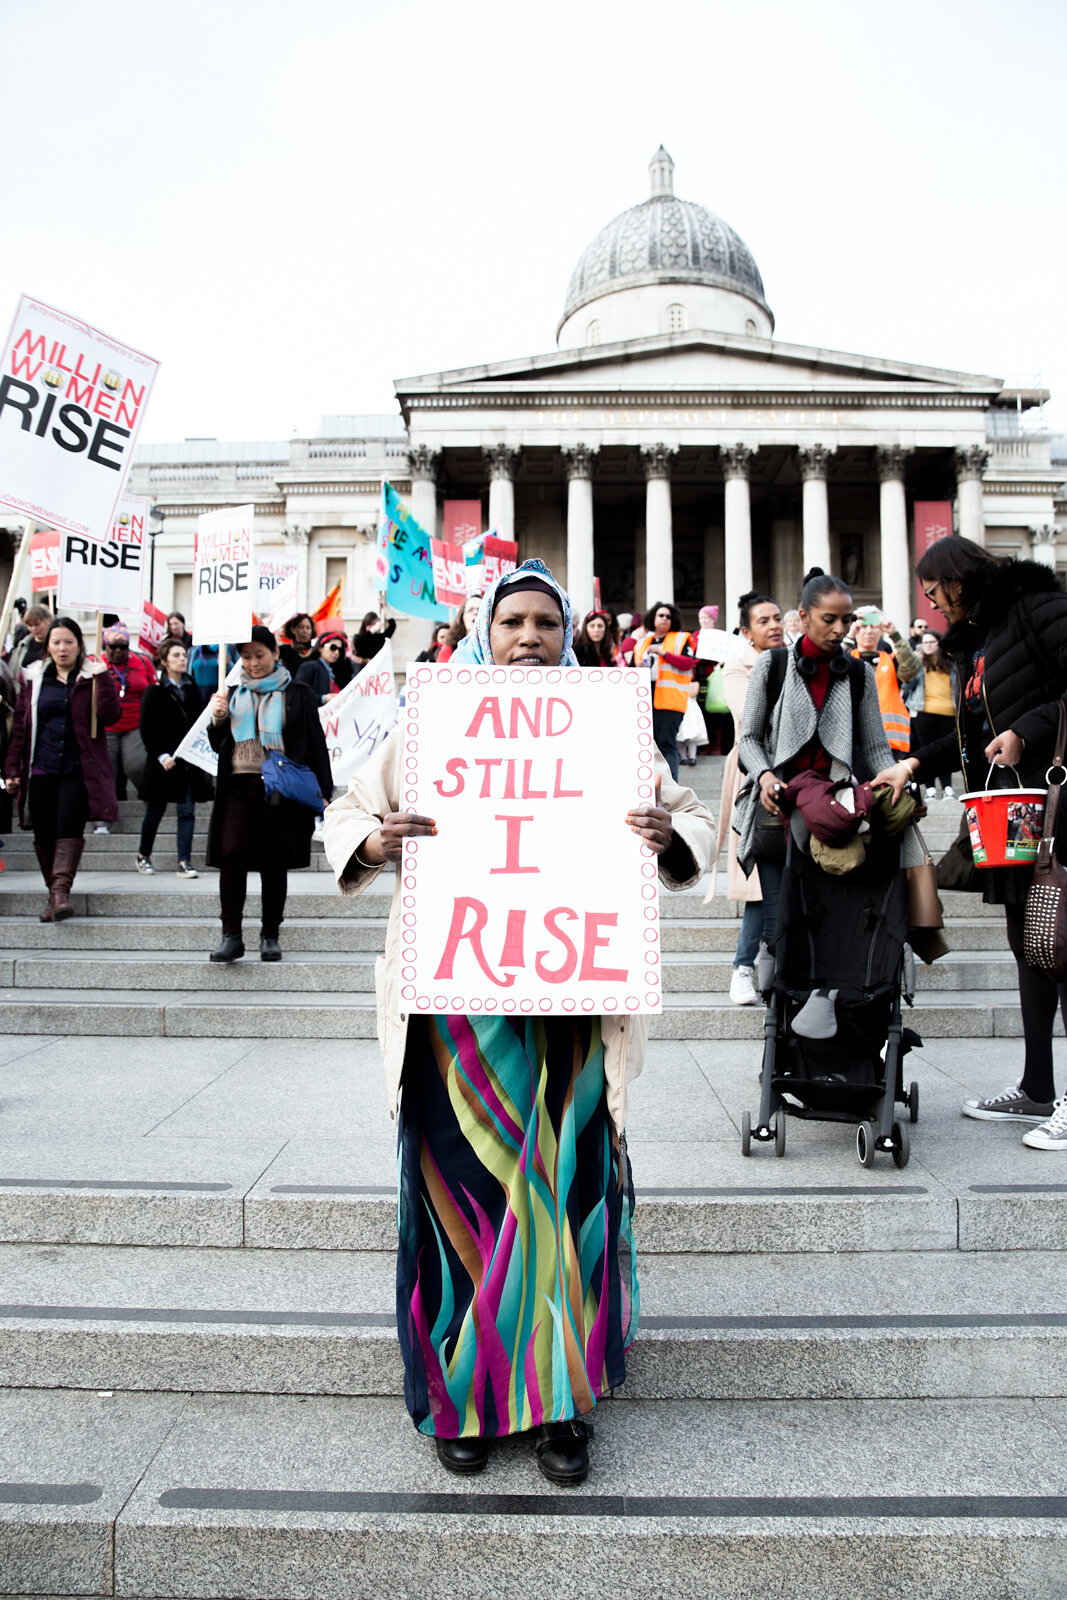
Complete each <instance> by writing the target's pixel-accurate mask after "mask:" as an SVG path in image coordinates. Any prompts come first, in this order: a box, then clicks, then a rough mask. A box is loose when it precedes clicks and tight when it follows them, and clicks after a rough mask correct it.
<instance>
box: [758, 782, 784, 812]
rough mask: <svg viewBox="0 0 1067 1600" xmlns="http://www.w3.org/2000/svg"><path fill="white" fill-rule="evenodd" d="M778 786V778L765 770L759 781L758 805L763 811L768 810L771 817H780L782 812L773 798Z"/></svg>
mask: <svg viewBox="0 0 1067 1600" xmlns="http://www.w3.org/2000/svg"><path fill="white" fill-rule="evenodd" d="M778 787H779V785H778V779H777V778H776V777H775V775H774V773H773V772H769V771H768V772H765V773H764V774H763V776H762V778H761V779H760V781H759V799H760V805H761V806H762V807H763V809H764V811H769V812H770V813H771V816H772V817H780V816H781V814H782V813H781V811H780V810H779V809H778V806H777V803H776V802H775V798H774V796H775V791H776V790H777V789H778Z"/></svg>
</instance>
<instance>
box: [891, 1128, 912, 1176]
mask: <svg viewBox="0 0 1067 1600" xmlns="http://www.w3.org/2000/svg"><path fill="white" fill-rule="evenodd" d="M910 1155H911V1135H910V1134H909V1133H908V1124H907V1123H906V1122H894V1124H893V1164H894V1166H897V1167H906V1166H907V1164H908V1158H909V1157H910Z"/></svg>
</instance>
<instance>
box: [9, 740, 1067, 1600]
mask: <svg viewBox="0 0 1067 1600" xmlns="http://www.w3.org/2000/svg"><path fill="white" fill-rule="evenodd" d="M719 765H720V763H719V762H718V761H715V760H708V759H704V760H702V762H701V765H700V767H699V768H698V769H697V771H696V774H695V775H694V776H695V780H696V786H697V787H698V789H699V791H700V792H701V793H702V794H703V795H704V797H705V798H707V799H708V800H709V802H710V803H711V804H712V805H713V807H715V808H717V805H718V770H719ZM683 776H689V774H687V773H684V774H683ZM122 809H123V818H122V822H121V824H120V825H119V827H118V828H113V829H112V832H111V834H110V835H108V836H90V837H89V839H88V840H87V845H86V851H85V856H84V859H83V870H82V873H81V874H80V876H79V878H78V880H77V882H76V884H75V894H74V901H75V906H76V912H77V914H76V916H75V918H74V919H73V920H72V921H70V922H67V923H64V924H61V925H59V926H53V927H50V926H47V925H42V924H40V923H39V922H38V921H37V912H38V911H39V910H40V908H41V904H42V902H43V891H42V887H41V885H40V881H39V879H37V878H36V876H35V875H34V872H31V865H32V863H31V859H29V857H30V854H31V853H30V852H29V850H28V848H27V845H28V840H27V839H26V838H25V836H20V835H18V834H15V835H14V836H13V837H11V838H9V840H8V848H7V849H6V850H5V852H4V854H5V857H6V861H7V872H6V874H5V876H4V878H3V879H0V985H2V988H0V1009H2V1015H3V1023H4V1028H3V1039H2V1040H0V1282H2V1285H3V1287H2V1289H0V1301H2V1303H0V1385H2V1387H0V1593H3V1594H6V1595H24V1596H29V1595H43V1594H49V1595H60V1596H74V1595H88V1596H94V1597H100V1596H104V1595H122V1596H157V1597H165V1600H166V1597H170V1600H177V1597H179V1596H181V1597H186V1600H209V1597H211V1600H218V1597H248V1600H281V1597H286V1600H356V1597H364V1596H367V1597H370V1596H378V1595H382V1594H390V1595H395V1596H408V1595H411V1596H414V1595H418V1596H420V1597H423V1596H425V1594H426V1593H427V1592H429V1591H433V1592H442V1593H446V1594H448V1595H455V1596H457V1597H462V1596H468V1595H469V1596H479V1597H482V1596H484V1597H497V1596H499V1597H511V1596H514V1597H522V1600H526V1597H530V1600H532V1597H534V1596H536V1597H538V1600H541V1597H543V1596H544V1595H545V1594H546V1593H550V1594H551V1593H556V1594H561V1595H575V1596H582V1597H583V1600H586V1597H589V1600H599V1597H601V1596H603V1597H605V1600H606V1597H608V1596H611V1597H617V1596H618V1595H619V1594H620V1593H626V1592H628V1593H630V1594H634V1595H637V1596H644V1595H647V1596H660V1595H664V1596H668V1595H671V1596H673V1595H687V1594H693V1595H701V1596H708V1597H712V1600H718V1597H723V1600H726V1597H730V1600H739V1597H741V1596H756V1595H764V1594H767V1595H775V1596H782V1597H787V1600H809V1597H811V1600H815V1597H818V1600H839V1597H840V1600H846V1597H848V1600H866V1597H867V1596H871V1597H873V1596H875V1595H878V1596H882V1595H884V1594H885V1593H887V1592H892V1593H894V1594H898V1595H902V1596H908V1597H912V1596H914V1597H916V1600H917V1597H919V1596H921V1597H923V1600H937V1597H942V1596H943V1597H946V1600H947V1597H949V1596H951V1597H953V1600H955V1597H962V1596H967V1597H970V1596H979V1597H987V1596H988V1597H998V1600H1000V1597H1010V1596H1016V1595H1018V1596H1024V1595H1025V1596H1026V1597H1027V1600H1044V1597H1052V1596H1057V1597H1062V1596H1063V1595H1064V1594H1065V1593H1067V1539H1065V1537H1064V1533H1065V1529H1067V1521H1065V1518H1067V1450H1065V1443H1067V1423H1065V1422H1064V1421H1063V1420H1062V1418H1061V1416H1060V1413H1059V1400H1060V1397H1062V1396H1063V1395H1064V1394H1065V1393H1067V1282H1065V1275H1064V1273H1063V1271H1062V1270H1061V1268H1062V1264H1061V1263H1060V1261H1059V1251H1060V1240H1061V1236H1062V1234H1063V1221H1064V1217H1065V1212H1067V1166H1063V1165H1061V1164H1060V1162H1059V1161H1058V1160H1057V1157H1056V1156H1055V1155H1044V1156H1043V1155H1040V1154H1036V1153H1034V1152H1029V1151H1026V1150H1025V1149H1023V1147H1022V1146H1021V1144H1020V1142H1019V1140H1020V1131H1019V1129H1018V1128H1004V1127H1000V1126H996V1125H985V1124H977V1123H974V1122H970V1121H967V1120H964V1119H961V1118H960V1116H959V1110H958V1108H959V1102H960V1100H961V1098H962V1097H963V1096H964V1094H965V1093H967V1092H978V1093H987V1092H990V1091H991V1090H993V1089H998V1088H1002V1087H1003V1086H1004V1084H1005V1083H1006V1082H1007V1081H1008V1080H1009V1079H1010V1078H1011V1077H1012V1076H1013V1075H1015V1074H1017V1072H1018V1069H1019V1062H1020V1051H1019V1045H1018V1043H1017V1039H1018V1035H1019V1033H1020V1019H1019V1012H1018V1002H1017V996H1016V992H1015V989H1014V987H1013V977H1014V967H1013V964H1012V962H1011V959H1010V957H1009V956H1008V954H1007V952H1006V949H1005V945H1004V934H1003V923H1002V918H1001V916H1000V915H999V914H997V913H991V912H989V911H988V910H987V909H986V908H985V907H983V905H982V904H981V901H980V897H977V896H970V895H968V896H963V895H948V896H946V897H945V898H946V911H947V914H948V921H949V937H950V942H951V943H952V946H953V950H952V953H951V955H950V956H948V957H947V958H945V959H944V960H942V961H940V962H938V963H937V964H936V965H935V966H934V967H932V968H921V969H920V974H919V986H920V987H919V995H918V997H917V1002H916V1006H915V1010H914V1012H912V1013H910V1014H909V1017H908V1021H909V1023H910V1025H912V1026H913V1027H915V1028H916V1029H917V1031H918V1032H919V1033H920V1034H921V1035H922V1037H923V1039H924V1041H925V1047H924V1048H923V1049H922V1050H920V1051H916V1052H915V1053H914V1054H912V1055H911V1056H910V1057H909V1063H908V1076H909V1077H914V1078H915V1079H917V1080H918V1082H919V1084H920V1090H921V1094H920V1101H921V1116H920V1120H919V1122H918V1124H917V1126H915V1127H914V1128H913V1129H912V1156H911V1161H910V1164H909V1165H908V1166H907V1167H906V1168H904V1169H902V1170H901V1169H897V1168H896V1167H895V1166H894V1165H893V1163H892V1161H891V1160H890V1158H889V1157H888V1156H884V1155H880V1156H879V1157H878V1158H877V1162H876V1165H875V1167H874V1169H873V1170H871V1171H866V1170H864V1169H863V1168H861V1167H860V1166H859V1165H858V1163H857V1160H856V1156H855V1150H854V1140H853V1137H852V1130H851V1129H850V1128H847V1127H842V1126H835V1125H832V1124H824V1123H797V1122H791V1123H790V1124H789V1137H788V1143H787V1149H786V1155H785V1159H783V1160H778V1159H776V1157H775V1155H774V1152H773V1148H762V1149H760V1150H759V1151H758V1153H756V1154H754V1155H753V1156H752V1157H751V1158H749V1159H747V1160H746V1159H744V1158H743V1157H742V1155H741V1150H740V1133H739V1129H740V1121H741V1114H742V1112H743V1111H744V1110H745V1109H749V1110H751V1111H753V1112H755V1110H756V1108H757V1105H758V1088H757V1084H756V1074H757V1071H758V1067H759V1057H760V1038H761V1031H762V1027H761V1024H762V1013H761V1012H760V1011H759V1010H757V1009H756V1008H748V1009H741V1008H737V1007H734V1006H731V1005H730V1004H729V1001H728V998H727V993H726V991H727V988H728V984H729V977H730V963H731V958H732V953H733V949H734V946H735V943H736V937H737V926H738V923H737V915H736V912H737V908H736V906H734V905H733V904H731V903H730V902H728V901H727V900H725V899H724V898H721V897H720V898H719V899H717V900H715V901H713V902H712V903H710V904H709V905H705V904H704V903H703V898H704V893H705V889H706V882H707V880H705V882H704V883H703V884H701V885H700V886H699V888H698V889H697V890H694V891H690V892H686V893H682V894H678V895H666V894H664V895H663V896H662V898H661V910H662V918H663V920H662V935H663V950H664V980H665V998H666V1006H665V1011H664V1014H663V1016H662V1017H661V1018H660V1019H658V1020H657V1021H656V1023H655V1025H654V1029H653V1040H652V1043H651V1045H650V1049H649V1055H648V1061H647V1065H646V1070H645V1073H644V1075H643V1076H642V1077H641V1078H640V1079H639V1080H638V1081H637V1082H636V1083H635V1084H634V1085H633V1086H632V1091H631V1109H630V1119H629V1142H630V1153H631V1158H632V1161H633V1167H634V1175H635V1182H636V1186H637V1194H638V1214H637V1218H636V1224H635V1227H636V1236H637V1241H638V1249H639V1253H640V1258H641V1332H640V1335H639V1338H638V1341H637V1344H636V1345H635V1347H634V1350H633V1352H632V1354H631V1357H630V1360H629V1368H628V1378H627V1382H626V1385H625V1387H624V1388H623V1389H622V1390H621V1391H620V1393H619V1395H618V1397H616V1398H614V1399H612V1400H611V1401H609V1402H605V1403H603V1404H601V1405H600V1406H598V1408H597V1411H596V1417H595V1423H596V1437H595V1440H594V1442H593V1445H592V1462H593V1470H592V1472H591V1475H590V1477H589V1479H588V1481H587V1483H586V1484H585V1485H584V1486H583V1487H582V1488H580V1489H578V1490H573V1491H569V1492H563V1491H559V1490H554V1489H552V1488H551V1487H550V1486H549V1485H548V1484H547V1483H546V1482H545V1481H544V1480H543V1479H542V1478H541V1477H540V1475H539V1474H538V1472H537V1469H536V1466H535V1463H534V1460H533V1456H532V1452H531V1450H530V1447H529V1444H528V1442H527V1441H526V1440H524V1439H515V1440H510V1441H507V1442H506V1443H505V1444H503V1445H501V1446H500V1447H499V1448H498V1449H497V1450H495V1451H494V1453H493V1455H492V1457H491V1460H490V1465H489V1467H488V1469H487V1471H486V1472H485V1473H484V1474H482V1475H481V1476H480V1477H476V1478H473V1479H470V1480H461V1479H455V1478H450V1477H448V1476H447V1475H446V1474H444V1473H443V1471H442V1470H441V1468H440V1467H439V1466H438V1464H437V1461H436V1458H435V1456H434V1454H433V1450H432V1446H431V1444H430V1443H429V1442H428V1441H426V1440H425V1439H423V1438H421V1437H420V1436H419V1435H417V1434H416V1433H415V1431H414V1430H413V1429H412V1427H411V1425H410V1422H409V1420H408V1418H407V1414H406V1411H405V1409H404V1406H403V1401H402V1399H401V1393H402V1371H401V1366H400V1361H399V1354H398V1350H397V1345H396V1337H395V1328H394V1310H393V1306H394V1263H393V1254H392V1250H393V1243H394V1240H395V1131H394V1130H393V1128H392V1126H391V1124H390V1122H389V1118H388V1115H387V1112H386V1110H385V1107H384V1094H383V1088H382V1081H381V1067H380V1060H379V1056H378V1051H377V1047H376V1044H375V1042H374V996H373V961H374V957H375V955H376V954H377V953H378V952H380V950H381V948H382V945H383V941H384V934H385V919H386V915H387V910H388V899H389V892H390V889H391V881H390V880H389V878H388V875H383V877H382V878H381V879H380V880H379V884H378V886H376V889H375V890H374V891H372V892H370V893H368V894H366V895H364V896H362V897H361V898H360V899H358V900H356V901H343V900H342V899H341V898H340V897H339V896H338V895H337V893H336V891H335V889H334V887H333V884H332V879H331V877H330V875H329V873H328V871H327V870H325V862H324V861H323V859H322V857H321V853H317V855H316V860H315V864H314V866H313V868H312V870H309V871H307V872H304V873H297V874H293V875H292V876H291V878H290V898H289V907H288V916H287V921H286V924H285V927H284V929H283V935H282V943H283V948H284V950H285V960H284V961H283V962H282V963H281V965H280V966H270V965H264V964H262V963H260V962H259V961H258V960H257V959H254V941H250V944H249V948H250V957H249V958H246V959H245V961H243V962H241V963H238V964H236V965H234V966H232V967H221V968H220V967H213V966H211V965H209V964H208V962H207V961H206V959H205V958H206V953H207V951H208V950H209V949H210V948H211V946H212V944H213V943H214V942H215V941H216V939H217V935H218V921H217V910H218V902H217V880H216V879H215V876H214V874H210V873H205V875H204V876H203V877H202V878H201V879H200V880H199V881H197V882H195V883H185V882H182V881H180V880H178V879H176V878H175V876H174V867H175V865H176V859H175V853H174V835H173V822H170V824H169V831H167V827H166V825H165V829H164V831H163V832H162V833H161V836H160V839H159V841H158V844H157V848H156V850H155V852H154V856H153V859H154V862H155V865H156V867H157V876H156V877H154V878H142V877H139V876H137V875H136V874H135V873H134V871H133V859H134V854H135V851H136V843H137V840H136V830H137V826H138V824H139V816H140V809H141V808H140V807H139V806H136V805H133V804H129V805H126V806H124V807H123V808H122ZM958 818H959V807H958V805H954V804H951V803H948V802H941V803H938V804H937V805H935V806H934V807H933V808H932V815H931V817H930V819H929V821H928V823H927V824H926V830H925V831H926V834H927V839H928V842H929V843H930V844H931V846H932V847H933V848H934V849H935V854H936V853H939V851H940V849H942V848H944V846H945V845H947V844H948V842H949V841H950V840H951V838H952V837H953V836H954V834H955V830H956V826H957V823H958ZM204 821H206V818H205V819H203V821H202V822H201V831H202V828H203V823H204ZM201 842H202V841H201ZM197 864H199V861H197ZM254 884H255V880H254V879H253V885H254ZM724 886H725V879H723V887H724ZM257 910H258V906H257V902H256V896H255V894H254V893H253V894H252V895H251V896H250V903H249V915H248V924H247V926H248V931H249V932H254V931H255V929H256V913H257ZM1061 1048H1062V1047H1061V1046H1059V1045H1058V1046H1057V1050H1059V1049H1061Z"/></svg>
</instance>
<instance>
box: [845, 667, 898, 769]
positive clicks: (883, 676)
mask: <svg viewBox="0 0 1067 1600" xmlns="http://www.w3.org/2000/svg"><path fill="white" fill-rule="evenodd" d="M852 654H853V655H854V656H855V657H856V659H857V660H859V656H860V652H859V651H858V650H853V652H852ZM874 681H875V684H876V686H877V689H878V704H879V707H880V708H881V712H882V726H883V727H884V728H885V736H886V738H887V739H888V740H889V748H890V750H902V751H904V752H905V754H906V753H907V751H909V750H910V749H911V717H910V716H909V715H908V708H907V706H906V705H905V704H904V699H903V696H902V695H901V693H900V684H899V682H898V681H897V664H896V661H895V660H894V657H893V653H892V651H890V650H879V652H878V664H877V665H876V666H875V668H874Z"/></svg>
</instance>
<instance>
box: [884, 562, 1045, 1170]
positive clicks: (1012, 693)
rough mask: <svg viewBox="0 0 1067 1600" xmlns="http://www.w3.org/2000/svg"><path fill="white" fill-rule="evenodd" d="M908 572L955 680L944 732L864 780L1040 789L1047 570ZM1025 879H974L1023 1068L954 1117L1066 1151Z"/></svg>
mask: <svg viewBox="0 0 1067 1600" xmlns="http://www.w3.org/2000/svg"><path fill="white" fill-rule="evenodd" d="M915 570H916V575H917V577H918V579H919V581H920V583H921V584H922V586H923V589H924V591H925V593H926V597H927V599H928V600H930V601H931V603H932V604H933V605H935V606H936V607H937V609H938V611H940V612H941V614H942V616H943V617H944V618H945V620H946V621H947V622H948V623H949V631H948V633H947V635H946V636H945V640H944V643H943V645H942V649H943V650H944V652H945V654H946V655H948V656H950V657H951V658H952V659H953V660H954V661H955V663H956V667H957V670H958V673H959V682H960V694H959V704H958V705H957V707H956V731H955V733H954V734H949V735H947V736H946V737H945V738H943V739H938V740H935V741H934V743H933V744H930V745H927V746H926V748H925V749H924V750H922V751H920V752H919V754H918V755H917V756H910V757H909V758H908V759H907V760H905V761H900V762H898V763H897V764H896V766H894V767H890V768H888V769H887V771H886V772H885V773H880V774H879V777H878V778H876V779H875V780H874V781H875V782H876V783H877V782H878V781H879V779H880V778H885V779H887V780H888V781H889V782H891V783H892V784H893V788H894V791H895V792H897V793H899V791H900V789H901V788H902V787H903V785H904V783H905V782H906V781H907V780H908V779H909V778H911V777H913V776H914V777H916V778H918V780H919V781H920V783H924V782H925V783H928V782H930V781H931V779H932V777H933V776H934V774H936V773H937V771H938V770H940V768H941V767H943V766H944V765H945V764H946V763H947V761H948V760H949V759H952V760H954V761H955V759H956V758H957V757H958V758H959V761H960V763H961V765H962V770H963V775H964V779H965V781H966V787H967V789H969V790H971V789H984V788H985V787H986V776H987V773H988V770H989V765H990V763H991V762H992V763H995V764H996V765H998V766H1011V767H1014V768H1015V769H1016V771H1017V772H1018V774H1019V777H1020V779H1021V781H1022V783H1023V784H1025V785H1026V786H1027V787H1032V788H1037V789H1043V788H1044V787H1045V774H1046V772H1047V770H1048V768H1049V766H1050V765H1051V763H1052V757H1053V753H1054V749H1053V747H1054V744H1055V739H1056V729H1057V726H1058V721H1059V708H1058V701H1059V699H1060V698H1061V696H1062V695H1063V694H1064V693H1065V692H1067V594H1065V593H1064V590H1063V587H1062V585H1061V584H1060V582H1059V579H1058V578H1057V577H1056V574H1055V572H1053V571H1052V570H1051V568H1049V567H1045V566H1042V565H1041V564H1040V563H1038V562H1036V561H1004V562H1002V561H997V560H995V559H994V557H993V556H991V555H990V554H989V553H988V551H986V550H983V549H982V547H981V546H980V545H976V544H972V543H971V541H970V540H969V539H961V538H958V537H950V538H947V539H941V540H939V542H938V543H937V544H935V545H931V547H930V549H929V550H927V551H926V553H925V555H924V556H923V557H922V560H921V561H920V562H919V564H918V566H917V567H916V569H915ZM1056 855H1057V857H1058V858H1059V859H1060V860H1061V861H1067V807H1064V808H1063V809H1062V810H1061V811H1060V814H1059V818H1058V826H1057V835H1056ZM1032 876H1033V871H1032V868H1026V867H993V868H989V869H987V870H985V871H983V873H982V889H983V898H984V899H985V901H986V903H987V904H992V905H1002V906H1003V907H1004V915H1005V921H1006V925H1007V935H1008V944H1009V945H1010V947H1011V951H1012V954H1013V955H1014V957H1015V964H1016V966H1017V967H1018V971H1019V1002H1020V1006H1021V1009H1022V1017H1023V1036H1024V1039H1025V1042H1026V1059H1025V1064H1024V1066H1023V1071H1022V1076H1021V1078H1020V1079H1019V1081H1018V1083H1017V1084H1012V1085H1011V1086H1009V1088H1007V1089H1005V1090H1004V1091H1003V1092H1002V1093H1000V1094H996V1095H992V1096H990V1097H989V1098H988V1099H985V1100H965V1101H964V1103H963V1107H962V1110H963V1114H964V1116H966V1117H974V1118H976V1119H977V1120H979V1121H982V1122H1023V1123H1039V1124H1041V1126H1039V1127H1036V1128H1032V1129H1031V1130H1030V1131H1029V1132H1028V1133H1026V1134H1025V1135H1024V1138H1023V1143H1024V1144H1026V1145H1029V1146H1030V1147H1031V1148H1032V1149H1036V1150H1067V1096H1065V1097H1064V1099H1063V1100H1062V1101H1060V1102H1056V1103H1055V1105H1054V1102H1055V1101H1056V1090H1055V1081H1054V1075H1053V1065H1052V1025H1053V1022H1054V1021H1055V1018H1056V1004H1057V1000H1058V1001H1059V1004H1060V1007H1061V1010H1062V1011H1063V1015H1064V1020H1065V1022H1067V984H1060V985H1056V984H1055V983H1053V982H1051V981H1050V979H1048V978H1046V977H1045V976H1044V974H1043V973H1041V972H1038V971H1036V970H1035V969H1034V968H1033V967H1030V966H1028V965H1027V963H1026V960H1025V959H1024V956H1023V923H1024V920H1025V912H1026V893H1027V890H1028V889H1029V887H1030V880H1031V877H1032Z"/></svg>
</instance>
